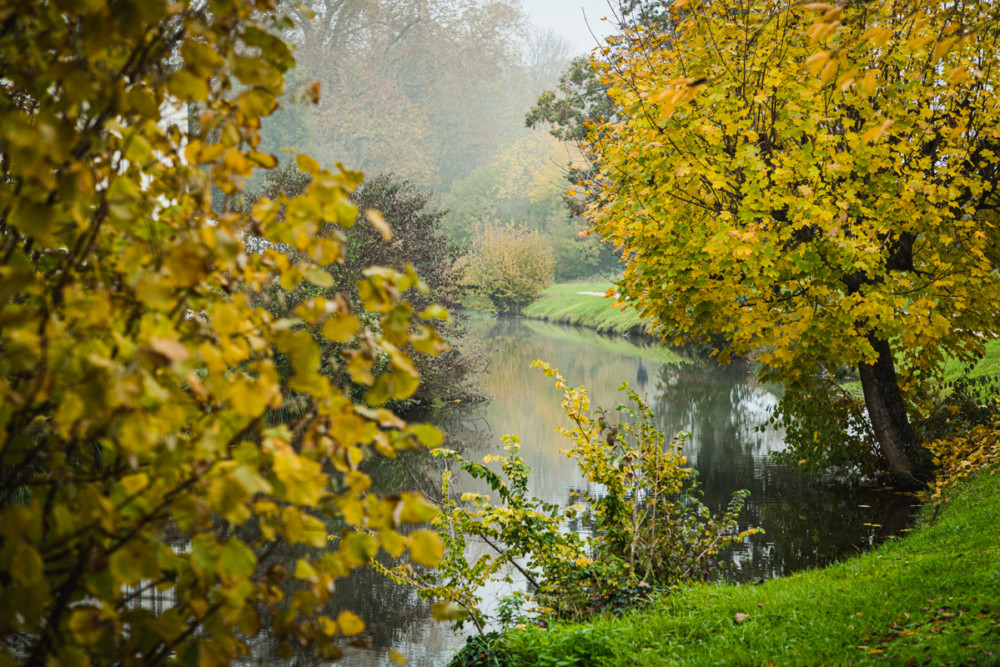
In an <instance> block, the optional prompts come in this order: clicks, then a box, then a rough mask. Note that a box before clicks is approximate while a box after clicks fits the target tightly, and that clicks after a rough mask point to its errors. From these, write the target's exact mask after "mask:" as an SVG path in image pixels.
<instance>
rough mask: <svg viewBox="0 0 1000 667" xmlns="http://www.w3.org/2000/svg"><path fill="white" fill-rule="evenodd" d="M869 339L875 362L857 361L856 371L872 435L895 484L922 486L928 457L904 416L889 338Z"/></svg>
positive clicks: (926, 473) (926, 475)
mask: <svg viewBox="0 0 1000 667" xmlns="http://www.w3.org/2000/svg"><path fill="white" fill-rule="evenodd" d="M868 342H869V343H871V344H872V347H874V348H875V352H876V353H877V355H878V357H877V358H876V359H875V363H874V364H866V363H861V364H859V365H858V371H859V373H860V375H861V387H862V389H863V390H864V393H865V407H866V408H867V409H868V418H869V419H870V420H871V423H872V428H873V429H874V431H875V437H876V439H877V440H878V443H879V447H880V448H881V450H882V454H883V456H885V460H886V463H888V465H889V472H890V473H891V474H892V476H893V478H894V479H895V481H896V483H897V484H898V485H900V486H902V487H905V488H920V487H923V486H925V485H926V483H927V481H928V480H929V478H930V466H929V463H930V462H929V457H928V456H927V453H926V450H924V448H923V446H921V444H920V443H919V442H918V441H917V437H916V435H915V434H914V433H913V428H912V427H911V426H910V420H909V418H908V417H907V415H906V405H905V403H903V394H902V392H900V390H899V383H898V382H897V380H896V366H895V363H894V362H893V359H892V349H891V348H890V347H889V342H888V341H885V340H882V339H880V338H877V337H875V336H874V335H869V336H868Z"/></svg>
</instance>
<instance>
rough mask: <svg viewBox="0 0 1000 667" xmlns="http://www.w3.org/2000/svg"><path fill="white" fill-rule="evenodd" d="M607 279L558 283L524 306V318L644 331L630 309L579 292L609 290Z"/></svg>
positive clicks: (590, 326) (603, 298)
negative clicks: (620, 307) (616, 306)
mask: <svg viewBox="0 0 1000 667" xmlns="http://www.w3.org/2000/svg"><path fill="white" fill-rule="evenodd" d="M611 286H612V285H611V283H609V282H592V283H562V284H559V285H553V286H552V287H549V288H548V289H545V290H543V291H542V294H541V296H540V297H539V298H538V299H537V300H536V301H534V302H533V303H531V304H530V305H528V306H527V307H525V309H524V311H522V313H521V314H522V315H524V317H528V318H531V319H536V320H546V321H549V322H561V323H564V324H573V325H576V326H582V327H589V328H591V329H596V330H597V331H606V332H611V333H618V334H624V333H631V332H636V331H643V332H644V331H645V330H646V323H645V322H644V321H643V320H642V319H641V318H640V317H639V314H638V313H637V312H635V311H634V310H631V309H627V310H619V309H617V308H612V307H611V304H612V303H614V300H613V299H608V298H605V297H602V296H595V295H593V294H580V293H579V292H600V293H601V294H603V293H605V292H607V291H608V290H609V289H611Z"/></svg>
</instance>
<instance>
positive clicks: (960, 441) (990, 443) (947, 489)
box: [925, 405, 1000, 504]
mask: <svg viewBox="0 0 1000 667" xmlns="http://www.w3.org/2000/svg"><path fill="white" fill-rule="evenodd" d="M995 407H996V406H995V405H994V408H995ZM928 447H929V448H930V450H931V451H932V452H933V453H934V464H935V465H937V466H938V471H937V476H936V477H935V479H934V486H933V487H932V488H931V489H930V490H929V493H928V494H925V495H927V497H928V498H929V500H931V501H932V502H935V503H937V504H940V503H945V502H948V495H946V494H950V493H951V492H952V491H953V490H954V488H955V486H956V485H957V484H958V483H959V482H960V481H961V480H962V479H964V478H966V477H969V476H970V475H973V474H975V473H977V472H979V471H980V470H983V469H985V468H989V469H990V473H989V474H991V475H993V474H995V473H996V469H997V467H998V466H1000V416H997V413H996V411H994V412H993V418H992V419H991V420H990V421H989V422H987V423H984V424H978V425H976V426H974V427H972V428H970V429H969V430H968V431H966V432H964V433H960V434H955V435H952V436H950V437H947V438H941V439H939V440H934V441H933V442H931V443H930V444H928Z"/></svg>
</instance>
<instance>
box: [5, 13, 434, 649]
mask: <svg viewBox="0 0 1000 667" xmlns="http://www.w3.org/2000/svg"><path fill="white" fill-rule="evenodd" d="M274 9H275V8H274V5H273V2H270V1H268V0H256V1H254V2H251V1H249V0H246V1H243V0H211V1H210V2H207V3H205V2H198V1H183V0H182V1H180V2H166V1H165V0H142V1H141V2H138V1H137V2H130V1H124V2H114V3H109V2H101V1H99V0H98V1H86V2H75V1H73V0H70V1H66V2H55V3H52V2H35V3H18V4H17V5H16V7H15V6H10V5H8V6H6V7H5V8H3V9H0V93H2V94H0V327H2V329H0V480H2V481H0V664H11V663H12V661H17V662H22V663H24V664H28V665H42V664H62V665H88V664H107V665H110V664H116V665H130V664H142V665H156V664H161V663H166V662H181V663H184V664H199V665H219V664H226V663H228V662H230V661H232V660H234V659H236V658H238V657H240V656H244V655H246V653H247V650H248V643H249V642H252V641H254V638H255V637H256V636H257V635H258V634H259V633H261V632H262V628H264V627H269V628H270V630H271V631H272V633H273V637H274V638H275V641H276V642H277V644H278V645H280V646H281V647H282V648H281V652H282V655H285V656H288V655H290V654H291V651H292V650H293V647H305V648H306V649H308V650H310V651H311V652H313V653H314V654H316V655H318V656H320V657H325V658H336V657H338V656H339V655H340V648H339V646H338V645H339V644H342V643H343V642H345V641H350V638H351V637H354V636H356V635H358V634H359V633H361V632H362V631H363V629H364V623H363V621H362V620H361V619H360V618H358V617H357V616H356V615H354V614H353V613H350V612H346V611H345V612H343V613H340V614H339V615H338V616H337V617H336V618H332V617H330V616H329V615H327V614H326V611H325V610H326V609H327V603H328V602H329V600H330V599H331V597H332V596H333V594H334V591H335V588H336V584H335V582H336V581H337V580H338V579H340V578H342V577H345V576H347V575H348V574H349V573H350V572H351V571H352V570H353V569H355V568H357V567H359V566H362V565H364V564H366V563H368V562H369V561H370V560H371V559H372V558H373V557H374V556H375V555H376V554H377V553H378V552H379V551H380V550H385V551H386V552H388V553H389V554H390V555H392V556H394V557H398V556H401V555H402V554H404V553H405V552H407V551H408V552H409V555H410V557H411V558H412V560H413V561H414V562H417V563H422V564H425V565H434V564H435V563H436V562H437V560H438V558H439V557H440V554H441V550H442V545H441V542H440V540H439V539H438V538H437V536H436V535H434V534H433V533H431V532H428V531H425V530H423V531H422V530H415V531H409V530H407V533H408V534H404V533H403V532H402V529H403V527H404V526H405V525H406V524H414V523H420V522H422V521H425V520H427V519H429V518H430V517H432V516H433V515H434V514H435V510H434V508H433V507H431V506H429V505H428V504H427V503H426V502H425V501H424V500H423V499H422V498H420V497H418V496H415V495H411V494H406V493H402V494H396V495H393V496H391V497H385V498H380V497H375V496H373V495H371V494H369V493H368V489H369V486H370V480H369V479H368V477H367V476H366V475H365V474H363V473H362V472H361V471H359V464H360V463H361V461H362V460H363V459H364V458H365V457H366V456H368V455H369V453H371V452H378V453H379V454H381V455H383V456H387V457H393V456H395V455H396V452H397V451H399V450H404V449H412V448H419V447H421V446H422V445H436V444H438V443H440V440H441V436H440V433H439V432H437V431H436V430H435V429H433V428H431V427H429V426H425V425H419V424H413V425H409V424H406V423H405V422H404V421H403V420H401V419H399V418H398V417H396V416H395V415H393V414H392V413H391V412H389V411H388V410H385V409H383V408H380V407H379V406H380V405H381V404H382V403H383V402H384V401H385V400H387V399H389V398H390V397H391V398H396V399H400V398H405V397H407V396H409V395H410V394H411V393H412V392H413V391H414V389H415V387H416V383H417V374H416V370H415V369H414V367H413V364H412V363H411V362H410V360H409V358H408V353H407V351H408V350H413V349H415V350H419V351H423V352H429V353H434V352H437V351H440V350H441V349H442V348H443V345H442V344H441V341H440V339H439V338H438V337H437V336H436V334H435V333H434V331H433V329H432V327H431V326H430V322H429V320H433V319H435V318H440V317H443V316H444V312H443V310H442V309H440V308H434V307H429V308H427V309H426V310H423V311H421V312H419V313H418V312H416V310H415V309H414V308H413V307H412V306H411V305H410V303H408V302H407V301H406V300H405V295H406V294H407V292H409V291H411V290H419V289H420V288H421V284H420V282H419V279H418V278H417V276H416V274H415V273H414V272H413V271H412V270H406V271H397V270H392V269H387V268H372V269H369V270H368V271H366V272H365V275H364V278H363V280H362V282H361V284H360V286H359V295H360V299H361V301H362V302H363V305H364V307H365V308H366V309H367V310H368V311H369V312H372V313H377V314H378V315H379V321H378V326H377V327H375V326H366V325H363V324H362V322H361V320H360V319H359V318H358V317H357V316H356V314H355V313H354V312H353V309H352V307H351V305H350V303H349V301H348V300H347V299H346V298H343V297H341V296H338V295H330V296H328V297H316V298H310V299H307V300H305V301H303V302H302V303H301V304H299V305H298V307H296V308H295V310H294V311H293V312H292V313H289V314H288V315H287V316H285V317H282V318H277V317H274V316H273V315H272V314H271V313H270V312H268V311H267V310H265V309H262V308H255V307H253V305H252V301H253V299H252V296H253V295H254V294H256V293H259V292H261V291H262V290H264V289H265V288H267V286H268V285H270V284H271V283H272V282H273V281H278V282H279V283H280V284H281V285H282V286H283V287H284V288H286V289H292V288H294V287H295V286H297V285H299V284H300V283H302V282H303V281H308V282H310V283H312V284H314V285H316V286H319V287H326V286H329V285H330V284H332V280H333V279H332V276H330V274H329V273H327V272H326V271H325V270H324V269H323V267H324V266H327V265H329V264H331V263H333V262H335V261H337V260H338V258H340V257H341V255H342V253H343V245H344V237H343V234H338V233H334V234H329V235H327V236H325V237H323V236H320V235H318V234H317V232H318V231H319V230H320V229H321V228H322V227H323V225H324V224H331V225H335V226H338V227H340V228H348V227H350V226H352V225H354V224H355V219H356V217H357V207H356V206H355V205H354V204H353V203H352V202H351V200H350V198H349V196H350V193H351V191H352V190H354V188H355V187H356V186H357V185H358V184H359V182H360V179H361V175H360V174H358V173H354V172H350V171H346V170H343V169H339V170H334V171H331V170H326V169H323V168H321V167H320V166H319V164H318V163H317V162H316V161H315V160H313V159H312V158H310V157H309V156H307V155H304V154H300V155H299V156H298V157H297V160H296V162H297V165H298V167H299V168H300V169H301V170H302V171H303V172H306V173H308V175H309V176H310V177H311V182H310V184H309V185H308V187H306V188H305V190H304V191H303V192H302V193H301V194H300V195H298V196H284V195H278V196H276V197H275V198H274V199H268V198H262V199H260V200H259V201H258V202H257V203H256V205H255V206H254V207H253V209H252V211H250V212H249V213H247V212H243V211H242V210H240V208H238V207H237V206H235V200H236V199H237V195H239V194H240V193H241V192H242V190H243V189H244V187H245V182H246V179H248V178H249V177H250V176H251V175H252V174H253V172H254V171H255V170H257V169H272V168H274V167H275V166H276V165H277V160H276V158H275V157H274V156H272V155H269V154H267V153H264V152H261V151H260V150H259V146H260V127H261V120H262V119H263V118H265V117H267V116H268V115H269V114H271V113H273V112H274V111H275V109H276V107H277V104H278V102H277V100H278V97H279V96H280V95H282V94H283V92H284V87H285V77H286V75H287V74H288V72H289V70H290V68H291V67H292V66H293V64H294V59H293V56H292V53H291V50H290V49H289V47H288V46H287V45H286V44H285V42H284V41H283V40H282V39H281V38H279V37H277V36H276V35H278V34H280V33H281V32H282V31H283V30H286V29H288V28H290V27H291V26H292V24H291V23H290V22H288V21H286V20H284V19H282V18H281V17H280V16H278V15H277V14H276V13H275V12H274ZM189 109H197V111H196V112H189V111H188V110H189ZM189 115H194V116H196V119H195V120H197V122H195V123H189ZM213 188H215V189H217V190H218V191H219V192H220V193H221V196H220V197H218V198H217V199H219V200H220V201H221V204H220V205H218V206H216V207H214V208H213V207H212V204H211V202H212V199H213V197H212V189H213ZM370 221H371V222H372V224H374V225H375V226H376V227H378V228H379V229H380V231H382V232H384V233H385V234H386V235H388V234H389V230H388V228H387V227H386V226H385V224H384V221H383V220H382V219H381V218H380V217H378V216H374V215H373V216H370ZM363 224H368V223H363ZM248 235H249V236H253V237H256V238H259V239H263V240H264V241H265V242H266V243H265V246H264V247H263V248H258V250H260V251H259V252H258V251H255V252H250V251H248V249H247V247H246V244H245V242H244V240H243V239H244V238H246V237H247V236H248ZM279 248H294V249H295V250H296V251H297V252H296V253H284V252H281V251H279ZM328 342H336V343H339V344H340V345H339V347H338V348H337V350H336V352H330V351H328V350H329V348H328V347H327V346H326V343H328ZM377 357H384V358H386V359H387V360H388V361H387V363H386V364H385V370H384V372H382V373H378V372H376V371H375V370H374V369H373V363H374V361H375V360H376V358H377ZM284 361H287V367H288V370H287V371H284V370H282V366H281V365H282V363H284ZM341 372H344V373H347V374H349V375H350V377H351V378H353V379H354V381H355V382H356V383H358V384H360V385H364V386H365V387H367V392H366V397H365V398H366V404H362V405H358V404H355V403H353V402H352V401H351V399H350V396H349V395H347V394H346V393H345V391H344V390H342V389H341V388H339V387H338V386H335V385H334V384H333V383H332V382H331V380H330V379H329V377H330V376H331V375H336V374H338V373H341ZM292 396H295V397H297V398H296V399H295V400H296V402H297V408H298V409H297V410H295V411H294V414H295V415H296V416H295V417H294V418H292V419H289V420H287V421H280V420H278V419H276V417H275V415H276V414H277V413H278V412H279V411H281V410H282V409H283V408H286V407H288V402H289V401H290V400H291V398H290V397H292ZM299 397H305V400H301V398H299ZM286 545H291V547H287V546H286ZM288 548H290V549H291V550H292V551H291V553H294V554H295V555H296V556H295V560H294V562H293V564H291V565H286V564H285V563H284V562H280V561H278V560H277V559H276V558H275V554H276V553H277V552H279V551H280V550H282V549H288ZM152 594H156V595H159V596H162V597H164V598H166V599H167V600H168V601H169V609H167V610H166V611H165V612H163V613H160V614H154V613H153V612H152V611H151V610H150V609H148V608H146V607H145V606H144V605H143V604H142V600H143V599H144V598H146V597H148V596H150V595H152Z"/></svg>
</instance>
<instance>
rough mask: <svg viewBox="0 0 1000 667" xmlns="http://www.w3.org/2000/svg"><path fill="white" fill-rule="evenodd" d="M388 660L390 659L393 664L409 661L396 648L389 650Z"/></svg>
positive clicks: (403, 663) (402, 663)
mask: <svg viewBox="0 0 1000 667" xmlns="http://www.w3.org/2000/svg"><path fill="white" fill-rule="evenodd" d="M389 660H391V661H392V664H394V665H405V664H407V663H408V662H409V660H407V659H406V656H405V655H403V654H402V653H400V652H399V651H397V650H396V649H392V650H391V651H389Z"/></svg>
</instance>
